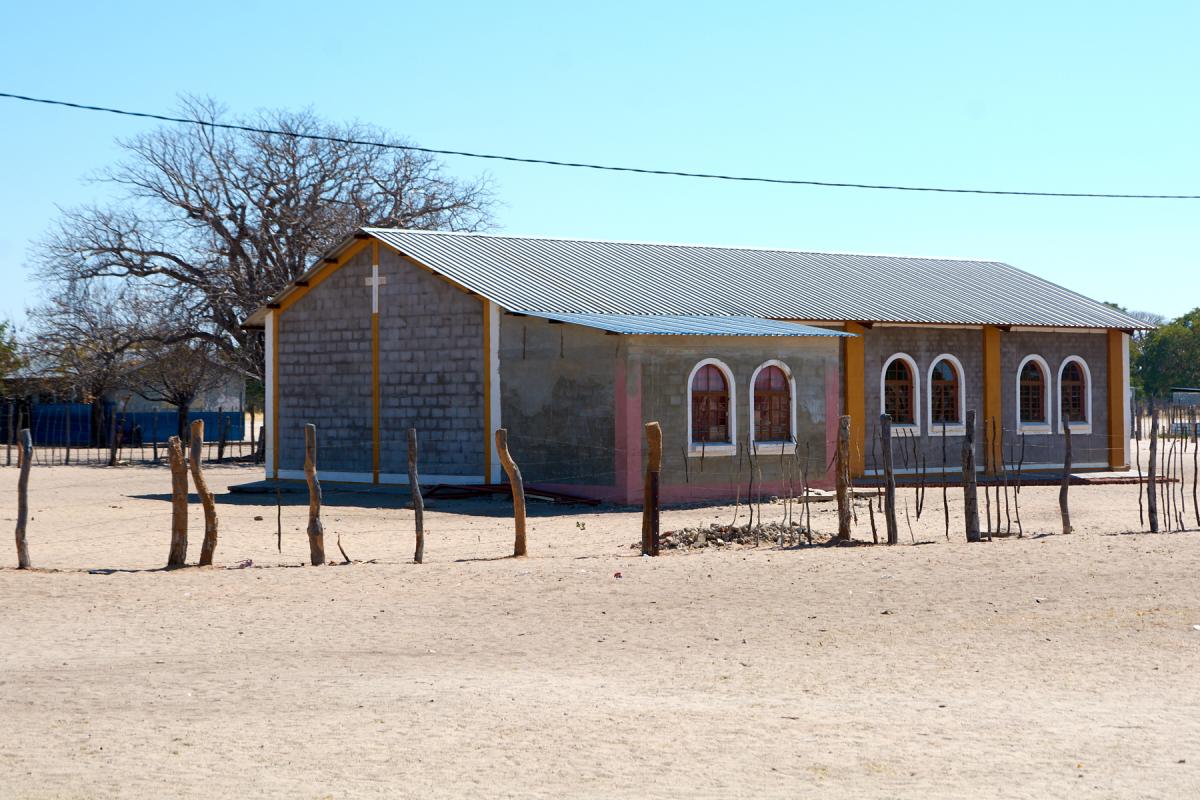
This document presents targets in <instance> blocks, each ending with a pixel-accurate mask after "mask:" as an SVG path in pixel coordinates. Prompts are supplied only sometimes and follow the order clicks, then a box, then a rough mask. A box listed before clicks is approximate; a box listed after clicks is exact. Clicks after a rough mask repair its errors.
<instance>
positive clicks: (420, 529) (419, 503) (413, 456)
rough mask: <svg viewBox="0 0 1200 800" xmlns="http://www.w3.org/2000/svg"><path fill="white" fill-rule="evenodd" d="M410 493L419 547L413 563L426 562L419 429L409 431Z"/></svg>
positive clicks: (417, 546)
mask: <svg viewBox="0 0 1200 800" xmlns="http://www.w3.org/2000/svg"><path fill="white" fill-rule="evenodd" d="M408 492H409V494H411V495H412V504H413V521H414V523H415V524H416V528H417V530H416V533H417V545H416V549H415V550H414V551H413V563H414V564H421V563H423V562H424V561H425V498H424V497H422V496H421V479H420V478H419V477H418V476H417V429H416V428H409V429H408Z"/></svg>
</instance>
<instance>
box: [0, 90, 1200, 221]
mask: <svg viewBox="0 0 1200 800" xmlns="http://www.w3.org/2000/svg"><path fill="white" fill-rule="evenodd" d="M0 97H4V98H8V99H10V100H21V101H23V102H27V103H41V104H43V105H48V106H61V107H63V108H73V109H77V110H80V111H100V112H104V113H106V114H118V115H120V116H123V117H140V118H142V119H153V120H159V121H161V122H177V123H181V124H184V125H199V126H201V127H205V128H215V129H221V130H230V131H243V132H245V133H262V134H267V135H271V136H290V137H292V138H295V139H311V140H314V141H321V142H333V143H336V144H352V145H363V146H367V147H381V148H385V149H388V150H407V151H410V152H414V153H430V154H432V155H440V156H461V157H463V158H482V159H488V160H491V161H511V162H514V163H518V164H541V165H543V166H550V167H573V168H576V169H594V170H601V171H604V172H632V173H636V174H639V175H667V176H671V177H675V178H705V179H709V180H718V181H738V182H743V183H773V184H782V185H786V186H819V187H824V188H836V189H880V190H885V191H894V192H940V193H944V194H986V195H1005V196H1011V197H1093V198H1108V199H1114V200H1200V195H1196V194H1119V193H1113V192H1023V191H1011V190H1003V189H956V188H949V187H944V186H903V185H896V184H881V183H849V182H842V181H809V180H799V179H792V178H766V177H760V176H753V175H722V174H719V173H712V172H682V171H678V170H669V169H648V168H644V167H620V166H613V165H611V164H586V163H582V162H578V161H555V160H553V159H547V158H524V157H521V156H507V155H499V154H496V153H473V152H470V151H467V150H442V149H439V148H436V147H418V146H416V145H411V144H396V143H393V142H378V141H370V140H364V139H348V138H343V137H340V136H322V135H320V134H313V133H295V132H292V131H281V130H274V129H272V128H259V127H255V126H253V125H238V124H236V123H229V122H213V121H208V120H201V119H188V118H187V117H171V116H167V115H166V114H153V113H150V112H146V111H127V110H125V109H120V108H108V107H106V106H94V105H87V104H84V103H71V102H68V101H66V100H50V99H48V98H44V97H29V96H27V95H21V94H11V93H9V92H0Z"/></svg>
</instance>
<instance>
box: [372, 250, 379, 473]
mask: <svg viewBox="0 0 1200 800" xmlns="http://www.w3.org/2000/svg"><path fill="white" fill-rule="evenodd" d="M371 266H372V268H373V269H372V270H371V272H372V273H373V274H372V277H376V276H377V274H378V272H379V242H378V240H376V241H373V242H372V243H371ZM371 290H372V291H373V292H378V291H379V287H378V286H373V287H371ZM379 436H380V430H379V310H378V309H377V308H372V309H371V482H372V483H379Z"/></svg>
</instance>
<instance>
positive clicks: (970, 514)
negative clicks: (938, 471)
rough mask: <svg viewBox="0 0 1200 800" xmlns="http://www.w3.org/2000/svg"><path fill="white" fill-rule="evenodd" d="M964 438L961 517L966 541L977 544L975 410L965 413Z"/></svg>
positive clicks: (977, 506)
mask: <svg viewBox="0 0 1200 800" xmlns="http://www.w3.org/2000/svg"><path fill="white" fill-rule="evenodd" d="M966 433H967V435H966V437H965V438H964V439H963V446H962V485H963V516H964V517H965V522H966V528H967V541H968V542H978V541H980V538H981V537H980V536H979V494H978V492H977V485H976V475H975V409H971V410H970V411H968V412H967V430H966Z"/></svg>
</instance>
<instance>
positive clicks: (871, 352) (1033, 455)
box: [863, 326, 1108, 470]
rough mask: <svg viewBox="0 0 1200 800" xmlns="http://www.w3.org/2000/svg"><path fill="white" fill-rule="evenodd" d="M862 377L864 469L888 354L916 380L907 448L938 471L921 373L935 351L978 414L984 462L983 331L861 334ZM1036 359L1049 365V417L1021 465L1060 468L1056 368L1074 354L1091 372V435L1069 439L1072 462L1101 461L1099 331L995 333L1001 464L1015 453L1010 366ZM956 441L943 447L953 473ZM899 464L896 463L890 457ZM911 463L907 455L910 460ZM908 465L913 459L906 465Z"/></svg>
mask: <svg viewBox="0 0 1200 800" xmlns="http://www.w3.org/2000/svg"><path fill="white" fill-rule="evenodd" d="M863 338H864V350H865V360H866V375H865V386H864V390H865V391H864V394H865V397H866V416H867V453H866V466H867V469H868V470H871V469H875V468H876V467H877V463H876V453H875V450H874V448H873V447H872V446H871V444H872V441H871V437H872V436H873V435H877V433H878V427H877V426H878V419H879V414H880V399H879V397H880V373H881V370H882V368H883V364H884V363H885V362H886V361H887V359H888V358H890V357H891V356H892V355H894V354H895V353H906V354H908V355H909V356H911V357H912V358H913V359H914V360H915V361H916V363H917V370H918V375H917V380H918V381H919V382H920V408H919V409H918V416H919V420H920V435H919V436H918V437H917V438H916V440H915V441H914V442H913V444H915V445H916V447H917V448H918V449H919V451H920V452H921V453H922V457H923V458H924V459H925V460H927V463H928V465H929V468H930V469H934V468H937V467H940V465H941V459H942V437H941V436H938V435H931V431H930V430H929V424H928V415H929V411H928V408H929V385H928V372H929V367H930V365H931V364H932V362H933V359H934V358H936V357H937V356H939V355H941V354H942V353H949V354H951V355H953V356H955V357H957V358H958V360H959V361H960V362H961V363H962V365H963V371H964V372H965V378H964V391H965V393H966V407H967V409H972V408H974V409H975V411H976V414H977V423H976V434H975V439H976V442H977V443H978V444H977V448H976V449H977V460H978V463H980V464H982V463H983V457H984V445H983V442H984V419H983V402H984V399H983V390H984V384H983V331H982V330H979V329H956V328H933V327H881V326H876V327H874V328H871V329H868V330H867V331H866V333H865V335H864V337H863ZM1030 354H1036V355H1040V356H1042V358H1044V359H1045V360H1046V362H1047V364H1048V365H1049V367H1050V381H1049V390H1050V406H1051V416H1052V419H1053V428H1052V431H1053V432H1052V433H1050V434H1046V435H1029V436H1026V442H1025V444H1026V455H1025V461H1026V463H1030V464H1061V463H1062V459H1063V455H1064V448H1063V436H1062V434H1060V433H1058V420H1059V402H1060V396H1059V392H1058V369H1059V366H1060V365H1061V363H1062V361H1063V359H1064V358H1066V357H1067V356H1070V355H1076V356H1079V357H1081V358H1083V359H1084V361H1085V362H1086V363H1087V366H1088V369H1089V370H1090V372H1091V378H1092V380H1091V385H1090V386H1089V392H1090V394H1091V408H1092V418H1091V433H1090V434H1078V435H1075V436H1073V437H1072V442H1071V443H1072V451H1073V455H1074V461H1075V463H1077V464H1082V463H1101V462H1107V459H1108V451H1107V449H1106V448H1107V439H1106V437H1107V434H1108V411H1107V409H1108V363H1107V358H1108V352H1107V340H1106V336H1105V335H1104V333H1083V332H1080V333H1062V332H1056V331H1001V333H1000V375H1001V390H1000V407H1001V417H1002V420H1003V422H1002V424H1003V427H1004V439H1005V451H1004V455H1005V458H1006V459H1007V458H1008V456H1009V454H1010V452H1013V455H1014V457H1015V455H1016V451H1015V449H1014V450H1013V451H1010V449H1009V444H1010V443H1012V444H1013V445H1014V448H1017V447H1019V438H1018V437H1017V435H1016V430H1017V367H1018V365H1019V364H1020V362H1021V360H1022V359H1024V357H1025V356H1027V355H1030ZM962 440H963V437H961V436H950V437H948V441H947V445H948V447H947V451H948V463H949V465H950V467H951V468H956V467H957V466H958V465H959V464H960V463H961V461H960V450H961V447H962ZM896 458H897V462H898V466H899V465H900V459H901V458H902V457H901V455H900V454H899V453H897V456H896ZM910 459H911V456H910ZM910 466H912V461H910Z"/></svg>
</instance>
